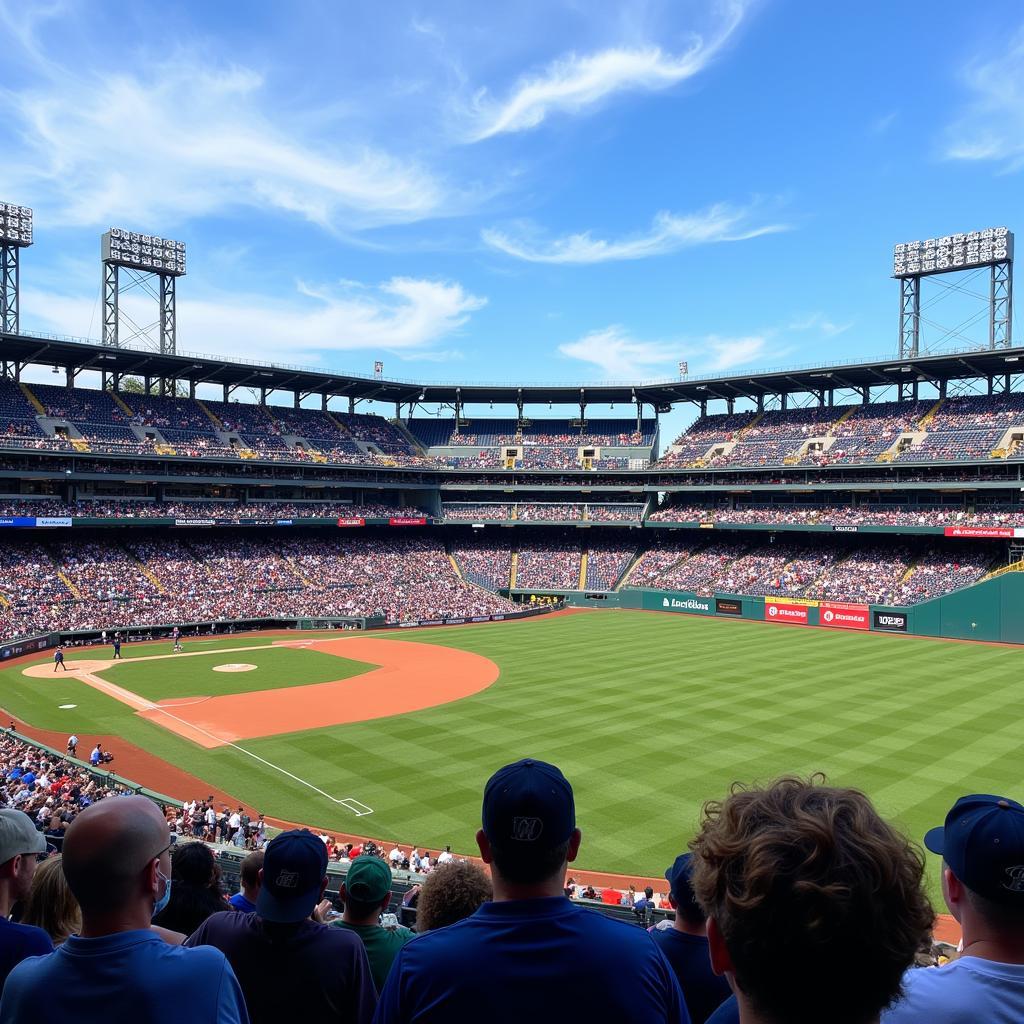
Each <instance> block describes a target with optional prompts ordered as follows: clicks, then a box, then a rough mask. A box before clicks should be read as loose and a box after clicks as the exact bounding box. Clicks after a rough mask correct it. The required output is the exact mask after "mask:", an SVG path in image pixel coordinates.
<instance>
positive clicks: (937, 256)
mask: <svg viewBox="0 0 1024 1024" xmlns="http://www.w3.org/2000/svg"><path fill="white" fill-rule="evenodd" d="M980 267H990V268H991V280H990V284H989V296H988V347H989V348H990V349H996V348H1009V347H1010V346H1011V345H1012V321H1013V232H1012V231H1009V230H1008V229H1007V228H1005V227H998V228H985V229H984V230H983V231H969V232H965V233H964V232H962V233H958V234H955V235H941V236H938V237H936V238H928V239H925V240H924V241H920V240H915V241H913V242H901V243H900V244H899V245H897V246H894V248H893V252H892V270H893V272H892V276H893V277H894V278H896V279H897V280H898V281H899V283H900V330H899V354H900V358H901V359H911V358H915V357H916V356H918V355H919V354H920V348H921V281H922V280H923V279H924V278H926V277H934V276H936V275H938V274H952V273H958V272H960V271H964V270H975V269H978V268H980ZM949 333H952V334H955V332H949ZM947 336H948V335H947Z"/></svg>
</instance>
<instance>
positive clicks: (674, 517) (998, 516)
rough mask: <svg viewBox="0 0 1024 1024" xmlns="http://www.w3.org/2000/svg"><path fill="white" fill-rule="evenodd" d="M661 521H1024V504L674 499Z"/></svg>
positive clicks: (815, 523) (933, 523) (663, 510)
mask: <svg viewBox="0 0 1024 1024" xmlns="http://www.w3.org/2000/svg"><path fill="white" fill-rule="evenodd" d="M649 519H650V521H652V522H661V523H691V522H696V523H722V524H723V525H724V524H737V525H743V524H759V525H772V524H775V523H778V524H780V525H807V526H910V527H914V526H932V527H944V526H1024V508H1021V507H1011V506H1005V505H990V506H986V507H983V508H976V509H973V510H971V509H965V508H964V507H963V506H929V505H796V504H780V503H774V504H756V503H755V504H743V505H737V506H735V507H729V506H728V505H719V504H714V503H707V504H701V505H697V504H683V503H672V504H670V505H668V506H666V507H664V508H661V509H659V510H658V511H657V512H654V513H652V514H651V515H650V516H649Z"/></svg>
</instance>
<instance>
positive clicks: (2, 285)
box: [0, 245, 19, 334]
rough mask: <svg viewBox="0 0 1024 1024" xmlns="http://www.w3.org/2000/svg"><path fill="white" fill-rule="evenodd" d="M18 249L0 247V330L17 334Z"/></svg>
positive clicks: (10, 246)
mask: <svg viewBox="0 0 1024 1024" xmlns="http://www.w3.org/2000/svg"><path fill="white" fill-rule="evenodd" d="M18 277H19V270H18V247H17V246H15V245H3V246H0V329H2V330H3V331H5V332H6V333H7V334H18V333H19V331H18V325H19V321H18V305H19V302H18V284H19V281H18Z"/></svg>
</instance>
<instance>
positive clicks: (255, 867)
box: [228, 850, 263, 914]
mask: <svg viewBox="0 0 1024 1024" xmlns="http://www.w3.org/2000/svg"><path fill="white" fill-rule="evenodd" d="M262 870H263V851H262V850H255V851H254V852H253V853H250V854H249V855H248V856H247V857H246V858H245V860H243V861H242V867H241V870H240V872H239V874H240V882H241V891H240V892H236V893H235V895H234V896H232V897H231V898H230V899H229V900H228V903H230V904H231V906H233V907H234V908H235V910H240V911H241V912H242V913H243V914H251V913H252V912H253V911H254V910H255V909H256V899H257V897H258V896H259V894H260V872H261V871H262Z"/></svg>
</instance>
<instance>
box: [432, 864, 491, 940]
mask: <svg viewBox="0 0 1024 1024" xmlns="http://www.w3.org/2000/svg"><path fill="white" fill-rule="evenodd" d="M491 895H492V893H491V879H490V876H489V875H488V874H487V873H486V872H485V871H483V870H482V869H481V868H479V867H477V866H476V864H469V863H465V862H462V861H452V862H450V863H448V864H440V865H438V866H437V867H436V868H434V870H433V871H431V872H430V874H429V875H427V878H426V881H425V882H424V883H423V888H422V889H421V890H420V895H419V899H418V900H417V901H416V931H417V932H428V931H433V930H434V929H435V928H445V927H447V926H448V925H450V924H455V922H456V921H461V920H462V919H463V918H464V917H469V915H470V914H472V913H473V912H474V911H475V910H476V909H477V907H479V906H480V905H481V904H483V903H486V902H487V901H488V900H489V899H490V898H491Z"/></svg>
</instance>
